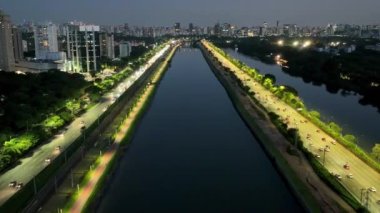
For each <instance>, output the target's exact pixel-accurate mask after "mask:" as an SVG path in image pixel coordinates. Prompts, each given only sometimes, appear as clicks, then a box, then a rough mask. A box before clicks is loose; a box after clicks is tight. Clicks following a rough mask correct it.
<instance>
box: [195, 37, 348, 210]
mask: <svg viewBox="0 0 380 213" xmlns="http://www.w3.org/2000/svg"><path fill="white" fill-rule="evenodd" d="M200 48H201V50H202V53H203V55H204V57H205V59H206V61H207V62H208V64H209V65H210V67H211V69H212V71H213V72H214V74H215V76H216V77H217V78H218V80H219V81H220V83H221V84H222V85H223V86H224V88H225V89H226V91H227V93H228V95H229V97H230V98H231V100H232V102H233V104H234V106H235V108H236V110H237V111H238V112H239V114H240V116H241V117H242V119H243V120H244V121H245V123H246V124H247V126H248V127H249V128H250V130H251V131H252V132H253V134H254V135H255V137H257V138H258V140H259V141H260V143H261V146H262V147H263V149H264V150H265V151H266V153H267V155H268V157H269V158H270V159H271V161H272V163H273V164H274V165H275V166H276V168H277V169H278V170H279V172H280V173H281V174H282V176H283V177H284V179H285V180H286V182H287V184H288V186H289V187H290V188H291V190H292V191H293V193H294V195H295V196H296V197H297V198H298V200H299V202H300V203H301V205H302V206H303V207H304V208H305V209H306V210H307V211H309V212H353V210H352V208H351V207H350V206H348V205H347V204H346V203H345V202H344V201H343V200H342V199H341V198H340V197H339V196H338V195H337V194H336V193H335V192H334V191H332V190H331V189H330V188H329V187H328V186H327V185H326V184H324V183H323V181H322V180H321V179H319V177H318V176H317V175H316V174H315V173H314V171H313V169H312V167H311V166H310V165H309V163H308V162H307V160H306V159H305V158H304V156H302V155H301V156H300V157H296V156H292V155H290V154H288V153H287V148H288V146H289V143H288V142H287V140H286V139H285V138H284V137H283V136H282V135H281V133H280V132H279V131H278V130H277V129H276V127H275V126H274V125H273V124H272V123H271V121H270V120H269V118H268V117H267V116H266V112H265V111H264V110H262V109H261V108H260V107H259V106H257V105H256V104H255V102H254V100H252V99H251V97H249V95H248V94H247V93H246V91H244V90H243V89H241V88H240V86H239V85H238V84H237V82H236V80H235V79H233V78H232V77H231V75H232V74H233V73H231V71H230V70H228V69H225V67H223V66H222V64H221V63H220V62H219V61H218V60H217V59H216V58H215V57H214V56H213V54H212V53H211V52H210V51H209V50H208V49H207V48H206V47H205V46H203V45H202V44H200Z"/></svg>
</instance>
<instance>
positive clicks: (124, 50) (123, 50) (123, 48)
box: [119, 42, 132, 58]
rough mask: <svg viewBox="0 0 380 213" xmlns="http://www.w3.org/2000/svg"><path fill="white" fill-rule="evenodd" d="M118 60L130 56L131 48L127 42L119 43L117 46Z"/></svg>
mask: <svg viewBox="0 0 380 213" xmlns="http://www.w3.org/2000/svg"><path fill="white" fill-rule="evenodd" d="M119 50H120V56H119V57H120V58H123V57H128V56H130V55H131V52H132V46H131V43H129V42H120V44H119Z"/></svg>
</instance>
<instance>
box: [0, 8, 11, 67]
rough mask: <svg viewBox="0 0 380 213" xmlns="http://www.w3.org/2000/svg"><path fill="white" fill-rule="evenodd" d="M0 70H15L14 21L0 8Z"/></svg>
mask: <svg viewBox="0 0 380 213" xmlns="http://www.w3.org/2000/svg"><path fill="white" fill-rule="evenodd" d="M0 70H5V71H14V70H15V59H14V53H13V43H12V23H11V21H10V18H9V16H8V15H6V14H4V13H3V12H2V11H1V10H0Z"/></svg>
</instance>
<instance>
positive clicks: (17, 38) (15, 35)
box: [12, 27, 24, 62]
mask: <svg viewBox="0 0 380 213" xmlns="http://www.w3.org/2000/svg"><path fill="white" fill-rule="evenodd" d="M12 44H13V53H14V58H15V61H16V62H17V61H21V60H23V59H24V47H23V41H22V35H21V32H20V30H19V29H18V28H16V27H13V28H12Z"/></svg>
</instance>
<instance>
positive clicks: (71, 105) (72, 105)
mask: <svg viewBox="0 0 380 213" xmlns="http://www.w3.org/2000/svg"><path fill="white" fill-rule="evenodd" d="M66 108H67V109H68V110H69V111H70V112H71V114H72V115H74V114H76V113H77V112H78V110H79V109H80V103H79V102H76V101H67V102H66Z"/></svg>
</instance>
